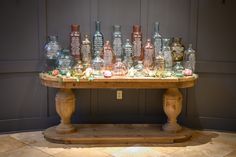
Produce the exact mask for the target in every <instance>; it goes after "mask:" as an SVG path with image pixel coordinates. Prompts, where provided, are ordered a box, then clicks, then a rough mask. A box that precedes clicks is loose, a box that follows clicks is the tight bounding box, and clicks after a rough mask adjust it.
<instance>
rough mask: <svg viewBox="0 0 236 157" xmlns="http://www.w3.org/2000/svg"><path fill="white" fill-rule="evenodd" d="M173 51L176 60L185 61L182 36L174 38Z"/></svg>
mask: <svg viewBox="0 0 236 157" xmlns="http://www.w3.org/2000/svg"><path fill="white" fill-rule="evenodd" d="M171 51H172V56H173V61H174V62H178V61H183V57H184V46H183V44H182V38H178V37H175V38H173V42H172V44H171Z"/></svg>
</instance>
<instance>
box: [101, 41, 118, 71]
mask: <svg viewBox="0 0 236 157" xmlns="http://www.w3.org/2000/svg"><path fill="white" fill-rule="evenodd" d="M102 58H103V60H104V68H105V70H112V65H113V63H114V61H115V54H114V52H113V50H112V48H111V45H110V42H109V41H106V43H105V45H104V47H103V51H102Z"/></svg>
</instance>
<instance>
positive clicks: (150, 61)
mask: <svg viewBox="0 0 236 157" xmlns="http://www.w3.org/2000/svg"><path fill="white" fill-rule="evenodd" d="M154 56H155V53H154V46H153V45H152V43H151V39H147V42H146V44H145V46H144V59H143V65H144V67H145V68H147V69H153V68H154Z"/></svg>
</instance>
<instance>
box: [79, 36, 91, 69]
mask: <svg viewBox="0 0 236 157" xmlns="http://www.w3.org/2000/svg"><path fill="white" fill-rule="evenodd" d="M91 52H92V49H91V42H90V40H89V36H88V35H84V40H83V41H82V44H81V55H82V61H83V64H84V65H85V67H88V66H89V65H90V64H91Z"/></svg>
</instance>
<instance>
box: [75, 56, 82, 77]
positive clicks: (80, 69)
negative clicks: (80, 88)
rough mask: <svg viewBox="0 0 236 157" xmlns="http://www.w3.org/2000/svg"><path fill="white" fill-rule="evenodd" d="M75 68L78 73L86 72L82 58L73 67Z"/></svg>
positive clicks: (80, 74)
mask: <svg viewBox="0 0 236 157" xmlns="http://www.w3.org/2000/svg"><path fill="white" fill-rule="evenodd" d="M73 70H74V72H75V74H76V75H79V76H82V75H83V72H84V66H83V64H82V61H81V60H78V61H77V63H76V64H75V66H74V67H73Z"/></svg>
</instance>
